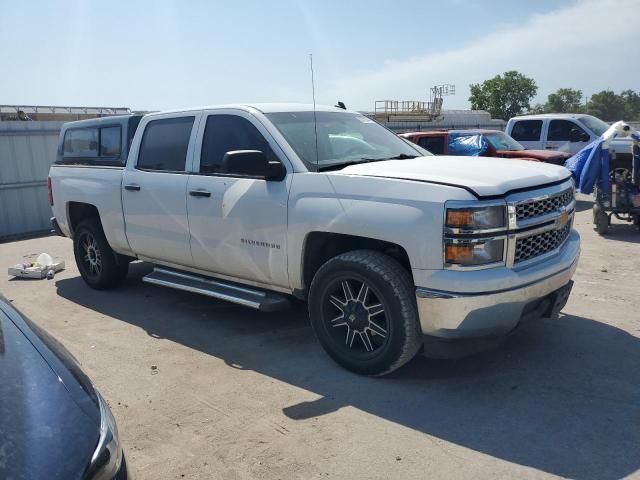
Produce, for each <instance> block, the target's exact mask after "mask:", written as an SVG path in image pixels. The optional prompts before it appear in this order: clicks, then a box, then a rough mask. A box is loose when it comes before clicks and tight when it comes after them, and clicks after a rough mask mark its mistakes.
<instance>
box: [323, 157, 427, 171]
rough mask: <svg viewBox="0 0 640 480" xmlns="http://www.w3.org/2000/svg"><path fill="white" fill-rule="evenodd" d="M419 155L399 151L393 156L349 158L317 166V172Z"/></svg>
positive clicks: (405, 158)
mask: <svg viewBox="0 0 640 480" xmlns="http://www.w3.org/2000/svg"><path fill="white" fill-rule="evenodd" d="M418 156H419V155H407V154H406V153H401V154H399V155H396V156H395V157H382V158H360V159H358V160H350V161H348V162H342V163H333V164H331V165H325V166H323V167H319V168H318V171H319V172H326V171H327V170H339V169H342V168H344V167H349V166H351V165H359V164H361V163H371V162H381V161H383V160H409V159H411V158H418Z"/></svg>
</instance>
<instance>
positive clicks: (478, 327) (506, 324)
mask: <svg viewBox="0 0 640 480" xmlns="http://www.w3.org/2000/svg"><path fill="white" fill-rule="evenodd" d="M577 266H578V256H577V255H576V257H575V259H574V260H573V263H571V264H570V266H569V267H567V268H565V269H564V270H561V271H560V272H557V273H555V274H553V275H551V276H549V277H546V278H543V279H540V280H537V281H535V282H533V283H530V284H526V285H522V286H519V287H516V288H512V289H505V290H499V291H492V292H485V293H479V294H478V293H472V294H466V293H451V292H442V291H437V290H430V289H428V288H417V289H416V299H417V303H418V312H419V315H420V324H421V327H422V333H423V334H425V335H431V336H434V337H440V338H446V339H465V338H477V337H486V336H494V335H503V334H506V333H507V332H509V331H510V330H512V329H513V328H515V327H516V325H517V324H518V323H519V322H520V320H521V319H522V318H523V317H526V316H528V315H529V314H532V315H534V316H535V315H537V314H539V308H538V307H539V306H540V305H539V304H540V303H541V302H540V301H541V300H544V299H545V298H546V297H548V296H550V295H552V294H554V293H555V292H556V291H558V290H559V289H561V288H562V287H564V286H565V285H567V284H568V283H569V282H570V281H571V277H573V274H574V272H575V271H576V268H577ZM537 316H540V315H537Z"/></svg>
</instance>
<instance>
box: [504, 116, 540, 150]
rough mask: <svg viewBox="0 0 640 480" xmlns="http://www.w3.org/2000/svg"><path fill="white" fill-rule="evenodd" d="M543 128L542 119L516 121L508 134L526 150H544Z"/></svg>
mask: <svg viewBox="0 0 640 480" xmlns="http://www.w3.org/2000/svg"><path fill="white" fill-rule="evenodd" d="M543 126H544V125H543V121H542V119H528V120H527V119H522V120H515V121H514V122H513V127H512V128H511V132H507V133H508V134H509V135H511V137H512V138H513V139H514V140H517V141H518V142H519V143H520V144H521V145H522V146H523V147H524V148H526V149H528V150H539V149H542V148H543V142H544V139H543V136H542V132H543Z"/></svg>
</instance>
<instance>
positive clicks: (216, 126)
mask: <svg viewBox="0 0 640 480" xmlns="http://www.w3.org/2000/svg"><path fill="white" fill-rule="evenodd" d="M235 150H259V151H261V152H264V153H265V155H266V156H267V158H268V159H269V160H276V159H277V158H276V157H275V155H274V153H273V152H272V150H271V148H270V147H269V143H268V142H267V140H266V139H265V138H264V136H263V135H262V134H261V133H260V132H259V131H258V129H257V128H256V127H255V126H254V125H253V124H252V123H251V122H250V121H249V120H247V119H246V118H242V117H239V116H237V115H210V116H209V118H207V123H206V125H205V129H204V138H203V139H202V151H201V154H200V173H210V174H211V173H228V172H224V171H223V169H222V159H223V158H224V155H225V153H227V152H232V151H235Z"/></svg>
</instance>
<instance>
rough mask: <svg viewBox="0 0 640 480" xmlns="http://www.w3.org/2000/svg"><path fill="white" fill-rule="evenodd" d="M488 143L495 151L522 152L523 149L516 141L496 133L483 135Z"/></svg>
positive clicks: (504, 134)
mask: <svg viewBox="0 0 640 480" xmlns="http://www.w3.org/2000/svg"><path fill="white" fill-rule="evenodd" d="M485 137H487V140H488V141H489V143H490V144H491V145H492V146H493V148H495V149H496V150H515V151H519V150H524V147H523V146H522V145H520V144H519V143H518V142H517V141H515V140H514V139H513V138H511V137H510V136H509V135H507V134H506V133H502V132H496V133H488V134H486V135H485Z"/></svg>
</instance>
